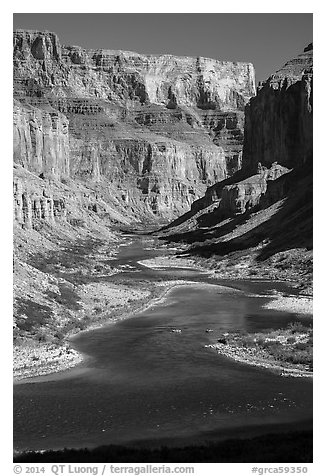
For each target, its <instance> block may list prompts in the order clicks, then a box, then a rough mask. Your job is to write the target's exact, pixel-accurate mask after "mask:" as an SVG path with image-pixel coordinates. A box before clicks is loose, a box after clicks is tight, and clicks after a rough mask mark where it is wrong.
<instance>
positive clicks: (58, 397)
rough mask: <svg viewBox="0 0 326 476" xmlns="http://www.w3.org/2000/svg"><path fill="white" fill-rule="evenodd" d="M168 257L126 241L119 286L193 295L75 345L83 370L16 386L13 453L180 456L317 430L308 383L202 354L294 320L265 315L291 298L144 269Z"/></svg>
mask: <svg viewBox="0 0 326 476" xmlns="http://www.w3.org/2000/svg"><path fill="white" fill-rule="evenodd" d="M165 253H166V250H165V249H163V250H162V248H161V247H159V246H158V245H157V244H156V242H155V240H153V239H151V238H148V237H142V236H135V237H131V236H125V237H124V242H123V243H122V246H121V247H120V251H119V254H118V255H117V256H116V258H115V260H113V261H112V260H111V261H110V263H111V264H113V265H114V266H117V267H118V268H119V267H120V269H121V275H120V276H121V277H122V278H123V277H126V278H128V279H129V280H130V278H131V277H132V279H135V280H139V279H141V280H154V281H155V280H156V281H158V280H162V279H164V280H171V279H173V280H177V279H181V280H187V281H192V284H188V285H182V286H177V287H174V288H173V289H172V290H171V291H169V292H168V293H167V295H166V296H165V298H164V299H163V300H162V301H161V302H158V303H156V304H155V305H153V306H151V307H149V308H147V309H146V310H144V311H143V312H140V313H139V314H137V315H134V316H132V317H130V318H128V319H125V320H122V321H119V322H117V323H115V324H113V325H108V326H106V327H103V328H100V329H95V330H92V331H89V332H84V333H81V334H79V335H78V336H77V337H76V338H75V339H74V340H73V345H74V347H75V348H76V349H77V350H79V351H80V352H82V353H83V354H85V355H86V356H87V359H86V360H85V362H84V363H83V364H82V365H80V366H79V367H77V368H76V369H72V370H70V371H67V372H64V373H61V374H57V375H53V376H48V377H40V378H36V379H33V380H30V381H26V382H23V383H20V384H18V385H15V387H14V448H15V449H16V450H23V449H34V450H36V449H49V448H52V449H57V448H63V447H77V448H78V447H86V446H88V447H94V446H98V445H103V444H118V443H119V444H135V445H154V446H155V445H158V444H171V445H181V444H186V443H187V444H189V443H196V442H198V443H199V442H205V441H209V440H212V439H214V440H216V439H223V438H227V437H232V438H234V437H240V436H249V435H255V434H259V433H267V432H272V431H282V430H283V429H291V428H295V429H296V430H299V429H305V428H310V427H311V425H312V423H311V421H312V383H311V381H308V379H297V378H291V377H290V378H284V377H280V376H278V375H276V374H273V373H272V372H270V371H267V370H264V369H259V368H257V367H251V366H248V365H245V364H240V363H236V362H234V361H231V360H229V359H226V358H225V357H222V356H219V355H218V354H217V353H216V352H215V351H213V350H212V349H208V348H205V345H206V344H209V343H211V342H214V337H215V339H216V336H217V335H219V334H221V332H228V331H234V330H244V331H259V330H262V329H266V328H279V327H285V326H286V325H287V324H288V323H289V322H291V321H293V320H297V316H295V315H294V314H291V313H285V312H279V311H274V310H267V309H263V308H262V304H263V303H265V302H267V300H268V298H267V297H266V295H268V294H270V293H271V292H272V291H273V290H275V289H276V290H282V291H287V290H289V291H290V289H289V288H287V286H286V285H285V284H282V283H272V282H268V281H261V280H256V281H254V280H251V281H249V280H247V281H246V280H243V281H230V280H221V281H216V280H213V279H212V278H211V277H210V276H209V275H208V274H206V273H204V272H198V270H196V269H181V268H180V269H159V270H157V269H155V270H154V269H150V268H147V267H144V266H142V265H140V264H138V261H139V260H142V259H146V258H150V257H153V256H157V255H160V254H165ZM112 279H114V277H113V278H112ZM292 292H293V291H292ZM207 328H209V329H212V330H213V332H209V333H208V332H206V329H207ZM176 329H177V330H180V331H181V332H174V330H176Z"/></svg>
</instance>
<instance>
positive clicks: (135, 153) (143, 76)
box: [14, 30, 254, 218]
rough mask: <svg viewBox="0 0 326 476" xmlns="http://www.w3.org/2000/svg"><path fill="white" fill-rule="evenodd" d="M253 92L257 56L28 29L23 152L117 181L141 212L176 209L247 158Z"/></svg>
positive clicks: (17, 38) (52, 166) (106, 183)
mask: <svg viewBox="0 0 326 476" xmlns="http://www.w3.org/2000/svg"><path fill="white" fill-rule="evenodd" d="M253 95H254V70H253V67H252V65H251V64H248V63H231V62H224V61H217V60H212V59H207V58H186V57H182V58H179V57H173V56H170V55H159V56H154V55H140V54H137V53H132V52H122V51H111V50H85V49H83V48H80V47H77V46H61V45H60V43H59V40H58V38H57V36H56V35H55V34H53V33H49V32H37V31H22V30H19V31H16V32H15V33H14V96H15V99H16V101H15V114H14V158H15V161H16V163H18V164H19V165H22V166H23V167H25V168H26V169H28V170H29V171H31V172H33V173H35V174H38V175H39V174H43V175H44V177H45V178H48V177H49V176H51V177H55V178H57V179H61V178H67V177H70V178H71V179H73V180H77V181H83V182H86V183H88V184H90V183H97V184H99V185H98V186H99V187H100V188H102V189H103V190H112V195H113V192H114V194H115V198H116V200H117V204H118V206H119V209H120V210H123V209H124V210H125V211H126V213H129V214H130V213H131V214H134V215H135V214H136V215H137V218H141V217H154V216H157V217H161V218H162V217H165V218H168V217H169V218H173V217H175V216H177V215H179V214H181V213H182V212H185V211H186V210H187V209H189V207H190V206H191V204H192V202H193V201H194V200H196V199H197V198H199V197H201V196H202V195H203V194H204V193H205V190H206V188H207V186H210V185H212V184H214V183H216V182H219V181H221V180H224V179H225V178H227V177H229V176H230V175H232V174H233V173H234V172H235V171H236V170H238V169H239V168H240V167H241V160H242V153H241V150H242V143H243V124H244V107H245V104H246V103H247V102H248V100H249V98H250V97H251V96H253ZM106 193H107V192H106ZM111 198H113V197H111Z"/></svg>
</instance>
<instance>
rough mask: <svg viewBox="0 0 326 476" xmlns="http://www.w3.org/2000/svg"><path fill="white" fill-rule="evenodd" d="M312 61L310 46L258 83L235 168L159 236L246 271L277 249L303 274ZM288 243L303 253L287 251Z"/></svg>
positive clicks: (308, 243) (308, 224)
mask: <svg viewBox="0 0 326 476" xmlns="http://www.w3.org/2000/svg"><path fill="white" fill-rule="evenodd" d="M312 61H313V57H312V45H309V46H308V47H307V48H306V49H305V51H304V52H303V53H302V54H300V55H299V56H298V57H297V58H295V59H293V60H290V61H289V62H287V63H286V64H285V65H284V67H283V68H281V69H280V70H279V71H277V73H276V74H274V75H272V76H271V77H270V78H269V79H268V80H267V81H265V82H264V83H263V84H260V85H259V87H258V90H257V96H256V97H253V98H252V99H251V100H250V101H249V103H248V104H247V106H246V108H245V130H244V148H243V158H242V167H241V169H240V170H238V171H237V172H236V173H235V174H234V175H233V176H232V177H229V178H226V179H225V180H223V181H220V182H219V183H217V184H214V185H212V186H211V187H209V188H208V189H207V191H206V193H205V195H204V196H203V197H202V198H201V199H199V200H196V201H195V202H194V203H193V204H192V206H191V210H190V211H188V213H186V214H185V215H183V216H181V217H179V218H178V219H177V220H175V221H174V222H173V223H172V224H171V225H169V226H167V227H166V228H165V229H164V230H163V231H162V232H163V233H164V235H165V236H166V235H170V237H171V238H172V239H173V240H176V241H186V242H188V243H191V244H192V252H193V253H194V254H198V255H200V256H205V257H209V256H212V255H215V257H216V259H218V258H217V257H218V256H219V257H222V256H223V257H225V256H227V257H228V256H229V257H230V256H232V260H233V262H238V261H239V262H240V261H241V260H244V261H245V263H244V265H243V268H247V270H248V272H249V270H250V269H251V267H252V266H255V260H257V261H263V260H266V259H270V258H271V257H272V256H274V255H277V254H279V253H281V254H282V253H284V252H286V253H287V254H285V255H284V254H283V255H282V256H281V255H280V256H279V258H280V260H281V261H282V269H286V267H287V262H289V268H290V267H291V266H292V265H293V263H294V268H295V266H296V265H298V267H297V268H295V270H296V272H297V271H298V270H299V269H301V268H302V270H303V271H304V272H305V270H306V271H307V273H308V274H309V275H310V273H311V252H310V251H307V250H311V247H312V148H313V140H312V138H313V134H312V128H313V124H312V119H313V115H312V89H313V88H312V84H313V69H312V67H313V63H312ZM295 249H300V250H302V253H301V252H300V253H301V254H300V253H299V254H298V253H297V254H296V256H294V255H293V253H294V252H292V251H291V250H295ZM306 251H307V254H306V255H305V252H306ZM248 252H249V254H250V256H249V254H248ZM246 253H247V257H245V255H246ZM291 253H292V255H293V256H292V255H291ZM303 255H304V256H303ZM306 258H307V259H306ZM221 259H222V258H221ZM275 260H276V261H277V259H274V261H275ZM257 261H256V262H257ZM274 261H273V263H271V264H272V265H273V266H274V264H275V262H276V261H275V262H274ZM238 264H239V263H238ZM306 265H307V266H308V268H307V266H306Z"/></svg>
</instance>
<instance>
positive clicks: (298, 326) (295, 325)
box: [288, 322, 309, 334]
mask: <svg viewBox="0 0 326 476" xmlns="http://www.w3.org/2000/svg"><path fill="white" fill-rule="evenodd" d="M288 328H289V330H290V331H291V332H292V334H295V333H296V332H300V333H302V332H307V331H308V330H309V327H307V326H305V325H304V324H302V323H301V322H291V323H290V324H289V327H288Z"/></svg>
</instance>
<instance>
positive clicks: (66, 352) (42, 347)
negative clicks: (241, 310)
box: [14, 255, 312, 384]
mask: <svg viewBox="0 0 326 476" xmlns="http://www.w3.org/2000/svg"><path fill="white" fill-rule="evenodd" d="M180 259H181V260H182V263H180ZM138 263H139V264H141V265H142V266H146V267H149V268H152V269H160V268H162V267H163V268H166V267H168V268H171V269H173V268H180V267H181V268H185V269H196V270H198V271H199V272H204V273H207V274H212V275H215V273H214V271H212V270H205V269H204V268H202V267H201V266H198V265H196V263H194V262H193V261H192V260H189V259H187V258H177V257H175V256H169V255H168V256H158V257H154V258H150V259H147V260H140V261H138ZM219 279H220V280H222V279H223V278H222V277H219ZM238 279H240V278H239V277H238ZM255 279H257V277H255ZM268 281H270V280H268ZM271 281H273V280H271ZM184 285H188V286H189V285H193V286H200V285H211V286H220V287H223V285H221V284H220V283H219V284H216V285H215V284H212V283H201V282H198V283H196V282H194V281H187V280H182V279H179V280H178V279H177V280H173V281H159V282H154V283H153V282H148V287H147V288H146V293H148V294H149V295H148V296H147V297H144V296H142V297H140V298H138V299H135V300H134V301H132V303H131V305H130V304H129V306H126V305H124V306H122V308H120V309H119V308H118V309H116V308H115V309H111V311H108V314H109V315H108V316H106V317H105V319H103V320H102V319H101V317H95V318H94V321H93V322H90V323H89V325H87V326H86V328H85V329H80V328H76V329H73V330H70V331H69V332H68V333H67V334H66V335H65V337H64V340H63V342H61V343H60V345H58V344H55V343H51V344H49V343H38V342H34V346H30V347H28V346H27V348H26V347H19V346H14V354H15V353H16V354H17V355H18V354H20V355H19V358H18V359H17V360H18V361H19V360H23V362H24V363H23V364H22V365H21V366H19V365H18V367H16V368H15V367H14V384H16V383H19V382H21V381H26V383H28V380H29V379H31V378H33V379H34V378H37V377H44V376H46V375H49V376H50V375H53V374H58V373H61V372H66V371H68V370H71V369H73V368H75V367H77V366H78V365H80V364H82V363H84V362H85V361H86V360H87V356H86V355H84V354H82V353H80V352H78V351H77V350H75V349H74V348H73V346H72V343H73V341H74V339H75V338H76V337H77V336H78V335H79V334H80V333H84V332H89V331H92V330H95V329H99V328H102V327H105V326H108V325H110V324H114V323H116V322H119V321H121V320H124V319H128V318H131V317H133V316H134V315H137V314H139V313H141V312H145V311H146V310H147V309H149V308H150V307H152V306H155V305H158V304H160V303H162V302H163V301H164V299H165V298H166V295H167V294H168V293H169V292H170V291H171V290H172V289H173V288H177V287H179V286H184ZM225 287H226V288H227V286H225ZM160 288H163V289H160ZM229 289H232V288H229ZM158 290H159V291H158ZM233 291H234V290H233ZM132 292H133V291H132V290H130V294H132ZM259 297H263V296H259ZM265 297H268V298H270V301H269V302H268V303H265V304H264V305H263V306H262V307H263V308H266V309H276V310H280V311H285V312H295V313H298V314H299V313H301V314H312V299H311V298H310V297H308V296H304V297H303V296H298V297H297V296H283V295H280V294H276V295H274V296H273V295H271V296H265ZM128 301H129V300H128ZM139 301H143V302H139ZM144 301H145V302H144ZM93 317H94V316H93ZM214 345H215V346H216V347H214ZM206 347H213V348H216V350H219V351H220V353H221V354H222V355H224V356H226V357H228V358H231V359H233V360H236V361H238V362H240V363H246V364H249V365H254V366H258V367H263V368H266V369H271V370H274V371H280V372H282V371H283V372H285V373H286V374H287V375H290V374H291V376H292V374H295V375H293V376H302V375H301V374H302V372H301V371H299V372H297V371H296V369H286V368H283V367H282V366H280V365H278V364H277V363H271V362H269V361H261V360H259V359H258V360H257V359H256V360H255V359H253V358H252V357H248V356H246V355H244V353H243V352H242V355H238V353H237V351H240V350H241V347H239V348H235V349H231V348H230V349H229V350H228V349H227V348H226V346H225V345H222V347H221V345H219V344H213V345H208V346H206ZM217 347H218V348H217ZM16 357H17V356H16ZM309 374H310V373H309V372H308V375H307V376H310V375H309ZM304 376H306V375H304Z"/></svg>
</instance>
